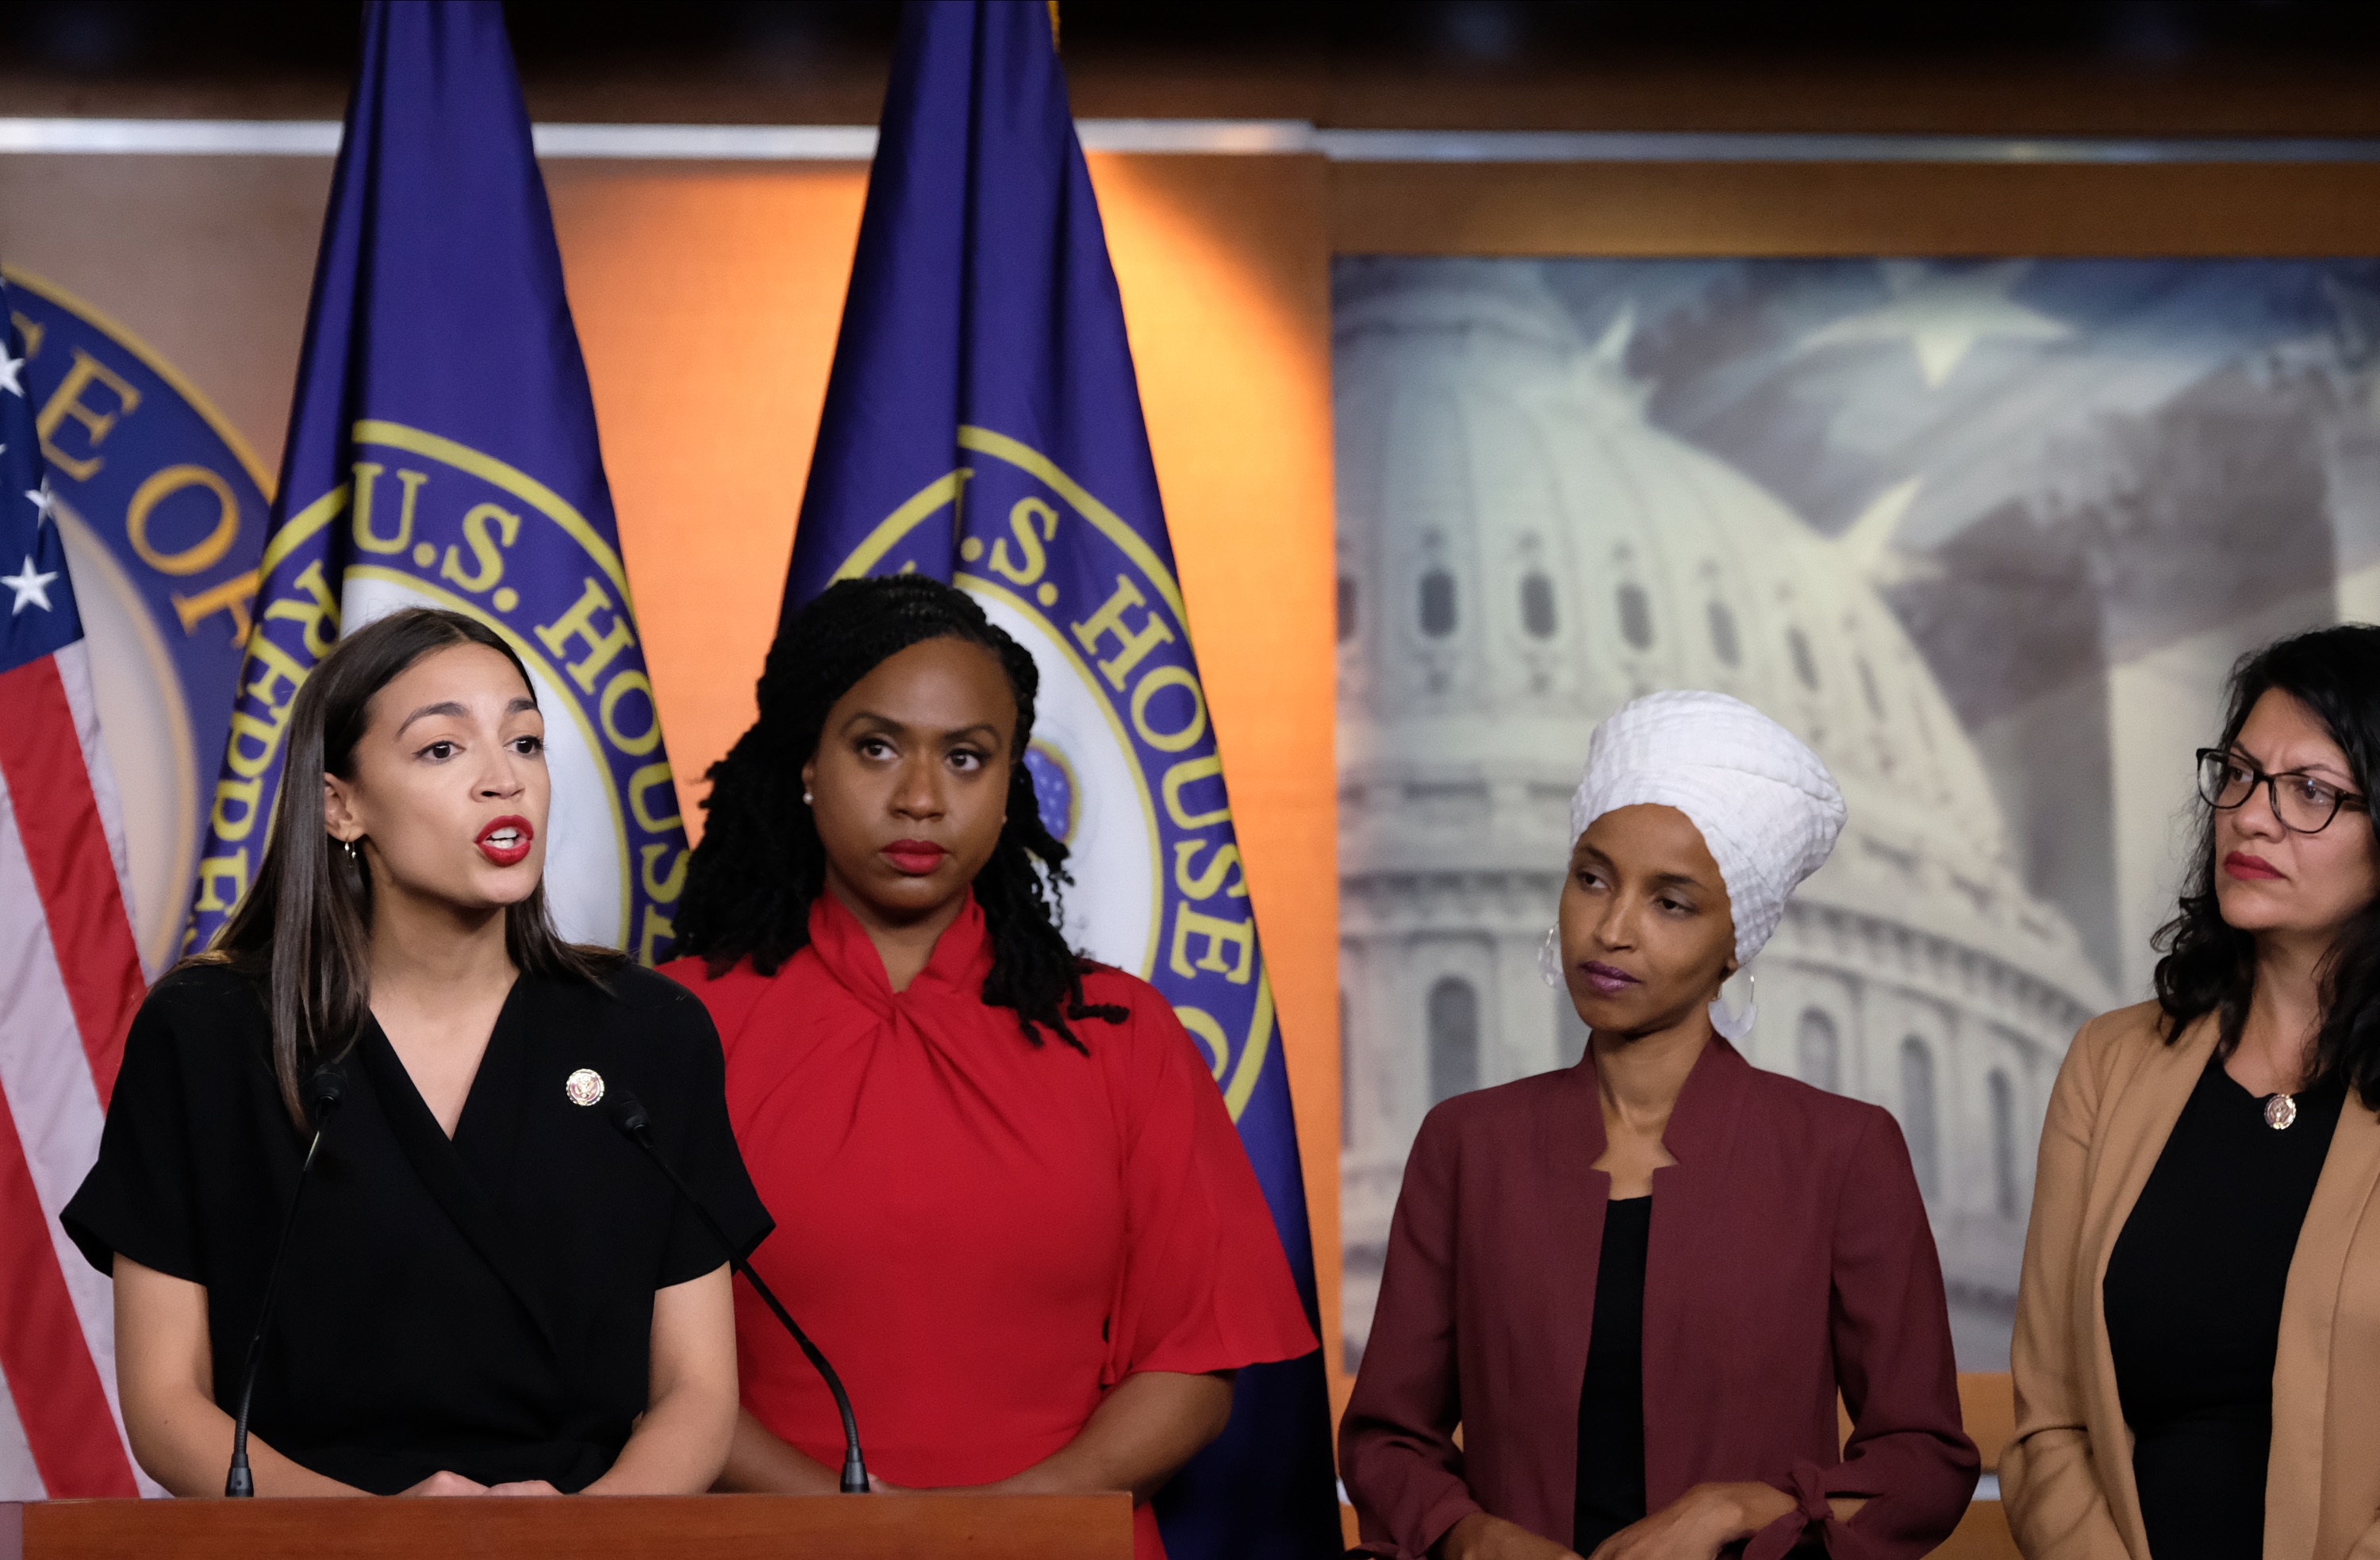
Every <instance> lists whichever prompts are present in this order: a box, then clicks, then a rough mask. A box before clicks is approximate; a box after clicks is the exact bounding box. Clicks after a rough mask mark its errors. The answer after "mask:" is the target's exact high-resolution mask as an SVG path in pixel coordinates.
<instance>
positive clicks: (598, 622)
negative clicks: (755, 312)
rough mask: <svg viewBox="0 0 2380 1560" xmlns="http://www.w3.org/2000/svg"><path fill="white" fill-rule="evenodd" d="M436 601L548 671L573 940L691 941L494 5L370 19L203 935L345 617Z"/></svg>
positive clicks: (563, 892) (213, 925)
mask: <svg viewBox="0 0 2380 1560" xmlns="http://www.w3.org/2000/svg"><path fill="white" fill-rule="evenodd" d="M416 604H424V605H431V606H443V607H448V608H452V609H454V610H455V611H458V612H465V613H468V614H470V615H473V616H475V617H478V618H480V620H482V621H483V622H486V623H488V624H490V625H492V627H494V628H496V629H497V631H498V632H500V633H502V634H503V635H504V638H505V639H506V640H507V641H508V642H510V643H511V645H512V647H513V648H514V649H515V650H516V651H517V652H520V656H521V659H522V661H523V662H524V663H526V664H528V668H529V672H530V676H531V679H532V681H534V682H535V684H536V691H537V696H538V701H539V703H540V705H541V706H542V707H543V709H544V712H545V718H546V744H547V747H546V757H547V763H548V765H549V766H550V768H551V770H552V772H553V808H552V812H551V814H550V817H549V820H548V823H547V848H546V865H545V884H546V889H547V896H548V899H549V901H550V903H551V904H552V905H553V912H554V918H555V920H556V921H557V922H558V924H559V925H560V928H561V931H562V933H563V935H564V936H565V937H567V938H569V939H571V940H573V941H577V942H589V943H604V944H609V945H612V946H613V947H620V948H626V949H628V950H629V951H630V952H632V953H634V954H635V955H636V956H637V957H638V958H640V959H642V960H644V961H646V962H648V963H650V962H652V961H654V960H656V959H660V958H665V957H668V954H669V948H670V942H671V934H670V915H671V912H672V907H673V906H674V903H675V901H676V899H677V896H678V890H679V888H680V887H681V885H682V884H684V883H685V881H686V835H685V830H684V829H683V827H682V826H681V824H680V821H679V818H678V810H677V799H676V798H677V793H676V788H675V786H674V784H673V783H672V781H671V778H670V766H669V757H668V754H667V752H666V751H665V750H664V749H663V748H662V729H661V717H660V713H659V711H658V709H657V708H656V707H655V704H654V701H653V688H652V682H651V679H650V677H649V676H647V674H646V670H645V662H644V652H643V650H642V648H641V646H640V642H639V640H638V639H637V630H636V625H635V622H634V620H633V618H632V616H631V614H630V610H629V602H628V580H627V575H626V572H625V569H624V568H623V567H622V566H621V562H620V545H619V531H618V528H617V527H616V525H615V524H614V523H613V517H612V498H611V492H610V489H609V488H608V486H607V485H606V483H605V481H604V479H603V460H602V455H601V450H600V449H599V448H598V447H597V444H596V437H595V405H594V401H593V398H592V396H590V395H589V391H588V386H587V370H586V366H585V364H584V363H583V361H582V360H580V358H579V355H578V336H577V331H576V329H575V328H574V327H573V326H572V324H571V320H570V306H569V303H568V301H567V300H566V299H565V298H564V296H563V290H562V257H561V252H560V251H559V250H557V249H556V247H555V245H554V240H553V214H552V213H551V212H550V211H549V209H548V208H547V205H546V200H545V185H544V181H543V180H542V179H541V178H540V177H539V174H538V168H537V158H536V155H535V153H534V152H533V151H532V150H531V148H530V144H529V127H528V114H527V112H526V111H525V110H524V109H523V108H522V105H521V96H520V85H519V82H518V80H517V79H516V77H515V75H514V71H513V58H512V49H511V46H510V44H509V43H507V42H506V41H505V37H504V13H503V8H502V6H499V5H498V4H496V0H403V3H393V0H375V3H374V4H372V5H371V6H368V7H367V9H366V12H365V18H364V46H363V65H362V70H361V74H360V76H359V78H358V81H357V85H356V94H355V101H354V103H353V104H351V105H350V106H349V108H348V111H347V124H346V140H345V141H344V142H343V143H342V145H341V146H340V149H339V163H338V171H337V175H336V177H334V180H333V182H332V185H331V209H330V214H329V217H328V219H327V221H326V222H325V224H324V227H323V233H322V257H321V259H320V261H319V262H317V265H316V268H315V272H314V298H313V303H312V306H311V308H310V311H309V313H308V317H307V322H306V355H305V359H304V361H303V363H302V364H301V366H300V368H299V371H298V376H297V404H296V406H295V408H293V409H292V411H291V413H290V421H289V446H288V450H287V452H286V454H285V456H284V457H283V460H282V467H281V484H280V491H279V494H278V495H277V496H276V498H275V500H274V503H273V519H272V523H271V525H270V527H269V528H268V530H267V533H266V542H265V546H264V557H263V562H262V579H261V584H260V586H259V588H258V591H257V599H256V608H255V627H254V628H253V629H252V630H251V631H250V633H249V640H248V648H247V655H246V660H245V662H244V664H243V665H242V667H241V670H240V676H239V686H238V691H237V696H236V699H235V702H234V705H233V711H232V720H231V735H230V737H229V740H228V741H227V742H226V744H225V751H224V756H223V766H222V770H221V773H220V776H219V778H218V779H217V781H216V784H215V790H214V804H213V807H212V811H211V813H210V815H209V819H208V833H207V842H206V847H205V849H204V851H203V852H202V855H201V859H200V863H199V877H198V884H197V888H196V894H195V899H194V903H193V905H192V908H191V925H190V932H189V934H188V945H190V946H193V947H197V946H203V945H205V944H206V943H207V941H208V940H209V939H210V938H212V936H213V935H214V933H215V932H216V930H217V929H218V928H219V927H221V926H222V924H223V922H224V921H225V919H226V918H228V916H229V915H230V913H231V910H232V908H233V907H234V906H235V905H236V904H237V902H238V900H239V898H240V896H242V895H243V894H245V893H246V892H247V890H248V887H249V882H250V880H251V878H252V876H253V874H254V872H255V870H256V866H257V863H258V860H259V859H260V857H261V854H262V849H263V844H264V835H265V831H266V827H267V823H268V821H269V820H270V818H271V815H272V809H273V795H274V792H275V790H276V788H277V786H278V785H279V782H280V778H281V765H282V759H283V745H282V737H283V734H284V732H285V729H286V726H287V724H288V719H289V706H290V701H292V700H293V699H294V698H295V697H296V695H297V688H298V685H299V684H300V683H302V682H303V681H304V680H305V678H306V676H307V674H308V673H309V672H310V670H311V669H312V668H313V665H314V664H315V663H316V662H317V661H318V660H320V659H321V657H322V654H323V653H324V652H326V651H328V650H329V649H330V647H331V644H332V642H333V641H334V640H335V639H336V638H337V637H338V635H339V632H340V630H341V629H342V628H349V629H352V628H356V627H358V625H360V624H362V623H364V622H367V621H370V619H372V618H374V617H378V616H381V615H384V614H386V613H389V612H393V611H395V610H396V609H398V608H400V607H404V606H409V605H416Z"/></svg>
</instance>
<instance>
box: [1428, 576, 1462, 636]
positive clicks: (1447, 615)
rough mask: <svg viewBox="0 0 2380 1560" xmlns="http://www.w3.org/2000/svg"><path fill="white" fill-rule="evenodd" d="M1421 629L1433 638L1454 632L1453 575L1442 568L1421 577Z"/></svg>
mask: <svg viewBox="0 0 2380 1560" xmlns="http://www.w3.org/2000/svg"><path fill="white" fill-rule="evenodd" d="M1421 631H1422V632H1423V633H1425V634H1427V635H1428V636H1429V637H1430V638H1431V639H1434V640H1442V639H1444V638H1446V636H1447V635H1449V634H1451V633H1452V632H1454V576H1452V575H1451V574H1449V573H1448V572H1447V571H1446V570H1444V569H1442V568H1432V569H1429V570H1427V571H1426V572H1425V573H1424V574H1423V575H1422V577H1421Z"/></svg>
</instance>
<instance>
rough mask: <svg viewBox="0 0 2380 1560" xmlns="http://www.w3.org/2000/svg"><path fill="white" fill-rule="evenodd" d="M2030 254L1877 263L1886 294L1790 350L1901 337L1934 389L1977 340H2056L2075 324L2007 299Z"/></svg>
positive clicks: (2018, 279)
mask: <svg viewBox="0 0 2380 1560" xmlns="http://www.w3.org/2000/svg"><path fill="white" fill-rule="evenodd" d="M2032 264H2033V262H2031V261H2029V260H2004V261H2000V262H1996V263H1994V264H1990V265H1976V266H1968V267H1963V268H1961V269H1958V270H1950V271H1943V270H1936V269H1934V268H1932V267H1929V266H1926V265H1924V264H1921V263H1918V262H1912V261H1891V260H1888V261H1885V262H1882V267H1883V271H1884V283H1885V290H1886V292H1888V294H1890V295H1891V296H1890V299H1889V300H1888V302H1886V303H1884V304H1883V305H1882V306H1881V307H1878V308H1876V309H1872V310H1869V311H1867V312H1866V313H1864V314H1854V315H1852V316H1850V317H1848V318H1845V319H1840V320H1837V321H1836V322H1835V323H1832V324H1830V325H1828V326H1825V327H1824V328H1822V329H1820V330H1818V331H1816V332H1815V333H1813V334H1812V335H1808V336H1805V337H1803V340H1802V343H1801V345H1800V346H1799V347H1796V348H1795V350H1796V351H1801V352H1806V351H1809V350H1810V349H1811V348H1813V347H1837V346H1841V345H1843V344H1845V343H1850V342H1894V341H1906V342H1907V343H1909V346H1910V348H1911V349H1912V350H1913V351H1914V352H1915V353H1916V354H1917V368H1918V372H1919V373H1920V374H1921V375H1922V376H1923V377H1924V379H1925V387H1926V388H1927V389H1928V390H1938V389H1940V388H1941V387H1942V384H1943V382H1944V381H1946V380H1948V379H1949V377H1950V375H1951V373H1952V372H1954V371H1955V370H1956V369H1957V368H1958V366H1959V364H1960V363H1961V361H1963V360H1965V358H1966V356H1967V354H1968V353H1969V352H1970V351H1972V350H1973V348H1974V346H1975V344H1976V343H1977V342H1979V341H1985V340H1989V339H1991V338H1993V337H2007V338H2010V339H2012V340H2017V341H2058V340H2062V339H2064V338H2065V337H2067V336H2070V335H2073V334H2074V330H2073V327H2072V326H2070V325H2069V324H2067V323H2065V322H2064V321H2062V320H2055V319H2052V318H2050V317H2049V316H2048V315H2046V314H2044V313H2042V312H2041V311H2039V310H2037V309H2028V308H2026V307H2025V306H2024V305H2023V304H2022V303H2019V302H2017V301H2016V300H2015V299H2011V298H2010V297H2009V292H2010V289H2011V288H2013V287H2014V286H2016V285H2017V284H2018V283H2019V282H2021V281H2022V280H2023V279H2024V274H2025V272H2026V271H2027V270H2028V269H2030V268H2031V266H2032Z"/></svg>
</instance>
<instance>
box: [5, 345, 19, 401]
mask: <svg viewBox="0 0 2380 1560" xmlns="http://www.w3.org/2000/svg"><path fill="white" fill-rule="evenodd" d="M24 366H25V360H24V359H22V358H12V357H10V356H8V347H7V344H6V342H0V390H6V391H7V392H8V394H10V395H11V396H16V397H17V398H18V400H20V401H21V400H23V399H24V398H25V387H24V386H23V385H21V384H18V383H17V371H18V369H21V368H23V367H24Z"/></svg>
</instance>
